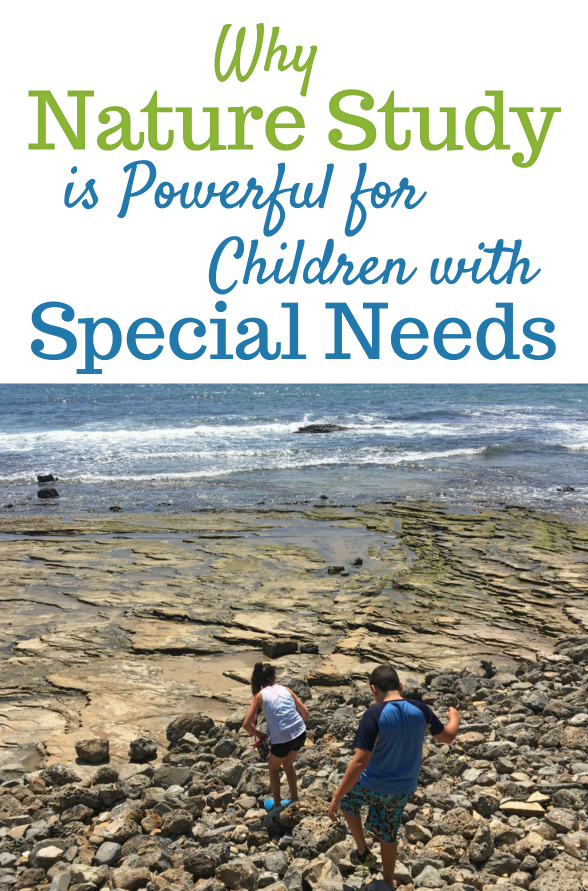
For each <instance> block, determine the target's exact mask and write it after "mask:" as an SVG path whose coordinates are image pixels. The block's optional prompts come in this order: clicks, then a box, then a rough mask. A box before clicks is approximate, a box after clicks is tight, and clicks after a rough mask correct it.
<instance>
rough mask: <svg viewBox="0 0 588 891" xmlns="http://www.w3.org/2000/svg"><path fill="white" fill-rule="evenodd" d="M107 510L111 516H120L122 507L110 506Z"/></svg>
mask: <svg viewBox="0 0 588 891" xmlns="http://www.w3.org/2000/svg"><path fill="white" fill-rule="evenodd" d="M108 510H109V511H110V512H111V513H113V514H120V513H122V511H123V509H122V507H120V506H119V505H118V504H111V505H110V507H109V508H108Z"/></svg>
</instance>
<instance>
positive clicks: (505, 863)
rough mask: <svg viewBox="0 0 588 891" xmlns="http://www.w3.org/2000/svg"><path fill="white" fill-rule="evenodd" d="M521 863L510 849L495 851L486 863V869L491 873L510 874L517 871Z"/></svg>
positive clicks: (498, 874) (497, 874)
mask: <svg viewBox="0 0 588 891" xmlns="http://www.w3.org/2000/svg"><path fill="white" fill-rule="evenodd" d="M520 864H521V861H520V859H519V858H518V857H515V855H514V854H511V853H510V851H494V853H493V854H491V856H490V857H489V858H488V860H487V861H486V862H485V864H484V869H485V870H486V872H489V873H490V874H491V875H495V876H503V875H507V876H510V875H512V874H513V872H516V871H517V869H518V868H519V866H520Z"/></svg>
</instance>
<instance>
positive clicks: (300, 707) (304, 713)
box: [286, 687, 309, 721]
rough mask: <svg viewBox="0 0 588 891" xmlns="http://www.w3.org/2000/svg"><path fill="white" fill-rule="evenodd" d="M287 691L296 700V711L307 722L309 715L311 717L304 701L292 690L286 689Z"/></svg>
mask: <svg viewBox="0 0 588 891" xmlns="http://www.w3.org/2000/svg"><path fill="white" fill-rule="evenodd" d="M286 690H287V691H288V693H290V694H291V696H292V699H293V700H294V705H295V706H296V711H297V712H298V714H299V715H300V717H301V718H302V720H303V721H306V719H307V718H308V715H309V711H308V709H307V708H306V706H305V705H304V703H303V702H302V700H301V699H299V698H298V696H296V693H294V691H293V690H290V688H289V687H286Z"/></svg>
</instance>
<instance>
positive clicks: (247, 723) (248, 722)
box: [243, 693, 265, 736]
mask: <svg viewBox="0 0 588 891" xmlns="http://www.w3.org/2000/svg"><path fill="white" fill-rule="evenodd" d="M262 702H263V697H262V695H261V693H258V694H257V696H255V697H254V699H253V702H252V703H251V705H250V706H249V708H248V709H247V714H246V715H245V718H244V719H243V730H245V731H246V732H247V733H248V734H249V736H253V718H254V716H255V712H256V711H257V710H258V709H259V708H261V703H262ZM258 735H259V736H265V733H260V734H258Z"/></svg>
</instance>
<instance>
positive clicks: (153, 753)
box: [129, 736, 157, 763]
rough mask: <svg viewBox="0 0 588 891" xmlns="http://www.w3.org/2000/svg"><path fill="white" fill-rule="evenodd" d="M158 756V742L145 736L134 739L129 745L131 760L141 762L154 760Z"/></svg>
mask: <svg viewBox="0 0 588 891" xmlns="http://www.w3.org/2000/svg"><path fill="white" fill-rule="evenodd" d="M156 757H157V743H156V742H154V741H153V740H152V739H147V738H146V737H145V736H139V737H138V738H137V739H134V740H133V741H132V742H131V744H130V746H129V758H130V760H131V761H135V762H138V763H141V762H142V761H152V760H153V759H154V758H156Z"/></svg>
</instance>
